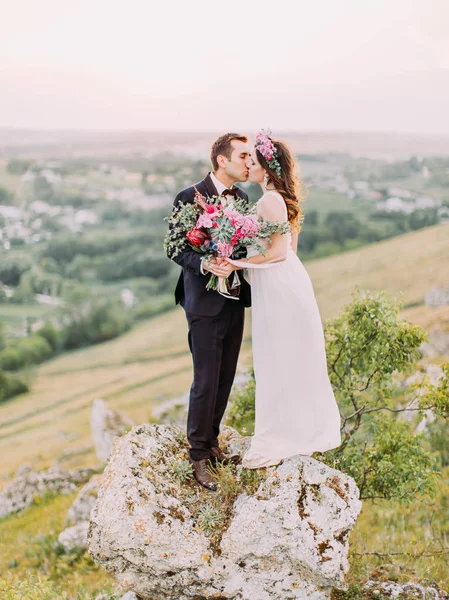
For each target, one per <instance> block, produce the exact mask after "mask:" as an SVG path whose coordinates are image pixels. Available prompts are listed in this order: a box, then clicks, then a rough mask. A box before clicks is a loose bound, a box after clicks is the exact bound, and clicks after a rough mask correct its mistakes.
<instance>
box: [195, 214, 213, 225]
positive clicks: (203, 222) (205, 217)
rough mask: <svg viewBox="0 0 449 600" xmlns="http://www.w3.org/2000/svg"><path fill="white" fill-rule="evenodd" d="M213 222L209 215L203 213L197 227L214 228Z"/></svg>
mask: <svg viewBox="0 0 449 600" xmlns="http://www.w3.org/2000/svg"><path fill="white" fill-rule="evenodd" d="M212 224H213V221H212V218H211V216H210V215H209V214H207V213H203V214H202V215H201V216H200V217H198V221H197V222H196V225H195V227H196V228H197V229H200V228H201V227H205V228H206V229H207V228H208V227H212Z"/></svg>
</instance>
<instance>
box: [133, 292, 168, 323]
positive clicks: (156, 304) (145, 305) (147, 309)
mask: <svg viewBox="0 0 449 600" xmlns="http://www.w3.org/2000/svg"><path fill="white" fill-rule="evenodd" d="M174 305H175V301H174V299H173V294H164V295H163V296H157V297H156V298H151V299H150V300H145V301H144V302H140V303H139V304H138V305H137V306H136V308H135V309H134V310H133V317H134V318H135V319H136V320H141V319H149V318H151V317H155V316H156V315H159V314H161V313H163V312H167V311H168V310H172V309H173V308H174Z"/></svg>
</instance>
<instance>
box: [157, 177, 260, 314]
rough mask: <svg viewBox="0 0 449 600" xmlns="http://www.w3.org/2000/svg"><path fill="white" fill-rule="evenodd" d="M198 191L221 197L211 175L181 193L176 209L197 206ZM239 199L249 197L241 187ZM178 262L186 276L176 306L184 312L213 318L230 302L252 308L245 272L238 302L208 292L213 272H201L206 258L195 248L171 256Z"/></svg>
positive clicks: (180, 280)
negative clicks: (189, 204) (196, 195)
mask: <svg viewBox="0 0 449 600" xmlns="http://www.w3.org/2000/svg"><path fill="white" fill-rule="evenodd" d="M196 190H198V191H199V192H200V194H202V195H203V196H206V197H211V196H217V195H218V192H217V190H216V188H215V186H214V184H213V182H212V179H211V177H210V174H208V175H207V177H205V178H204V179H203V180H202V181H200V182H198V183H196V184H194V185H192V186H190V187H188V188H186V189H185V190H182V191H181V192H179V194H178V195H177V196H176V198H175V201H174V203H173V206H174V207H176V206H178V203H179V202H182V203H183V204H187V203H188V202H189V203H193V201H194V198H195V194H196ZM238 196H240V198H243V199H245V200H248V196H247V194H246V193H245V192H244V191H243V190H241V189H240V188H238ZM168 258H171V259H172V260H173V261H174V262H176V263H177V264H178V265H180V266H181V267H182V273H181V275H180V277H179V280H178V283H177V286H176V290H175V300H176V304H181V305H182V306H183V307H184V310H185V311H186V312H188V313H190V314H193V315H198V316H204V317H213V316H215V315H217V314H218V313H219V312H220V311H221V309H222V308H223V306H224V304H225V303H226V302H233V303H235V304H236V305H237V303H239V304H240V305H241V306H242V307H247V306H251V287H250V285H249V283H248V282H247V281H246V280H245V279H244V277H243V275H242V273H241V271H237V275H238V277H239V279H240V282H241V286H240V296H239V299H238V300H229V299H226V298H225V297H224V296H222V295H221V294H219V293H218V292H215V291H208V290H206V285H207V282H208V281H209V278H210V273H208V274H206V275H202V274H201V271H200V266H201V258H202V255H201V254H200V253H199V252H195V250H192V249H191V248H185V249H184V250H183V251H182V252H181V253H180V254H178V255H177V256H175V257H172V256H170V255H168Z"/></svg>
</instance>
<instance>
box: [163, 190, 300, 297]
mask: <svg viewBox="0 0 449 600" xmlns="http://www.w3.org/2000/svg"><path fill="white" fill-rule="evenodd" d="M167 220H168V222H169V230H168V232H167V235H166V236H165V240H164V249H165V251H166V252H167V255H168V256H170V257H171V258H174V257H176V256H177V255H178V254H180V253H181V252H182V251H183V250H184V249H185V248H186V247H190V248H192V249H193V250H195V251H196V252H199V253H201V254H202V255H203V256H206V257H209V256H210V257H219V258H234V259H239V258H242V257H243V256H245V255H246V249H247V247H248V246H249V245H251V246H252V247H254V248H255V249H256V250H257V252H260V253H261V254H265V250H266V245H265V244H264V242H266V241H268V242H269V243H270V242H271V240H270V236H271V235H273V234H274V233H281V234H285V233H288V232H289V231H290V226H289V224H288V223H280V222H277V221H264V220H263V219H261V218H258V217H257V215H256V207H255V206H254V205H250V204H249V203H248V202H247V201H246V200H244V199H243V198H239V197H235V198H234V197H232V196H213V197H211V198H205V197H204V196H203V195H201V194H200V193H199V192H198V191H197V192H196V194H195V200H194V202H193V204H191V203H188V204H183V203H180V204H179V205H178V206H177V207H176V208H175V209H174V210H173V212H172V214H171V216H170V217H168V218H167ZM206 287H207V289H208V290H215V291H219V292H220V293H222V294H225V295H227V294H228V281H227V279H226V278H221V277H220V278H219V277H217V276H216V275H214V274H212V275H211V277H210V279H209V282H208V284H207V286H206Z"/></svg>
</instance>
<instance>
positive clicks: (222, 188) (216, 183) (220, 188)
mask: <svg viewBox="0 0 449 600" xmlns="http://www.w3.org/2000/svg"><path fill="white" fill-rule="evenodd" d="M210 178H211V179H212V183H213V184H214V186H215V188H216V190H217V193H218V195H219V196H220V194H222V193H223V192H224V191H225V190H227V189H228V188H227V186H225V184H224V183H221V181H220V180H219V179H217V178H216V177H215V175H214V173H212V171H211V174H210Z"/></svg>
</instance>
